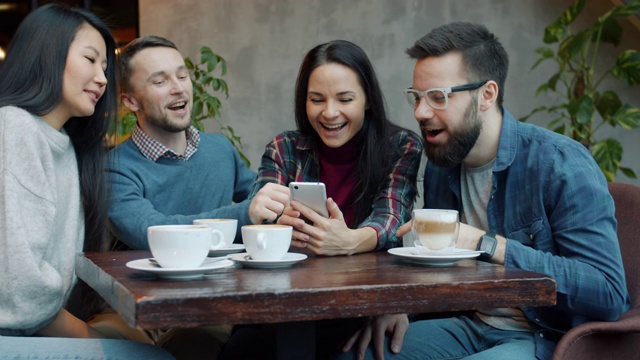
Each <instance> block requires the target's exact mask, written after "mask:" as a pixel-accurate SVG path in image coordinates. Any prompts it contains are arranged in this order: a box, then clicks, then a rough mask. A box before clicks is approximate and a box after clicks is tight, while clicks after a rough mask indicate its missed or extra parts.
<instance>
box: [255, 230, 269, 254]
mask: <svg viewBox="0 0 640 360" xmlns="http://www.w3.org/2000/svg"><path fill="white" fill-rule="evenodd" d="M266 237H267V234H265V233H263V232H261V233H258V241H257V245H258V249H260V250H264V249H266V248H267V239H266Z"/></svg>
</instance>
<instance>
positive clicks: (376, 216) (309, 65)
mask: <svg viewBox="0 0 640 360" xmlns="http://www.w3.org/2000/svg"><path fill="white" fill-rule="evenodd" d="M295 118H296V124H297V127H298V130H296V131H285V132H283V133H281V134H279V135H278V136H276V137H275V138H274V139H273V140H272V141H271V142H270V143H269V144H268V145H267V147H266V150H265V152H264V155H263V156H262V163H261V165H260V171H259V175H258V179H257V182H256V185H255V187H254V189H253V193H254V194H256V193H257V192H258V191H259V190H260V189H261V188H262V187H263V186H265V185H266V184H268V183H276V184H280V185H281V186H287V185H288V184H289V183H290V182H293V181H313V182H317V181H321V182H323V183H325V185H326V187H327V194H328V196H329V199H328V200H327V208H328V210H329V218H325V217H322V216H321V215H319V214H317V213H316V212H314V211H313V210H311V209H309V208H308V207H305V206H304V205H302V204H300V203H297V202H295V201H292V202H291V204H290V206H288V207H286V208H285V210H284V212H283V214H282V215H281V216H280V217H279V218H278V220H277V222H278V223H279V224H287V225H292V226H293V227H294V232H293V241H292V245H293V246H295V247H300V248H307V249H309V250H311V251H313V252H314V253H316V254H323V255H351V254H355V253H360V252H366V251H372V250H381V249H387V248H391V247H395V246H397V245H398V239H397V238H396V236H395V231H396V228H397V227H398V226H399V225H401V224H403V223H404V222H406V221H408V220H409V218H410V216H411V209H412V206H413V202H414V200H415V196H416V174H417V171H418V166H419V162H420V155H421V152H422V144H421V141H420V138H419V137H418V136H417V135H416V134H414V133H413V132H411V131H409V130H406V129H403V128H400V127H398V126H396V125H394V124H393V123H391V122H390V121H389V119H388V118H387V116H386V112H385V107H384V100H383V96H382V92H381V90H380V87H379V85H378V80H377V78H376V75H375V72H374V69H373V66H372V65H371V62H370V61H369V59H368V58H367V55H366V54H365V53H364V52H363V51H362V49H360V48H359V47H358V46H357V45H355V44H353V43H351V42H348V41H343V40H336V41H332V42H329V43H326V44H321V45H318V46H317V47H315V48H314V49H312V50H311V51H309V53H307V55H306V57H305V59H304V61H303V63H302V66H301V68H300V72H299V75H298V80H297V84H296V91H295ZM269 186H273V185H269ZM301 216H304V217H306V218H307V219H309V220H310V223H306V222H305V221H304V220H303V219H302V218H301Z"/></svg>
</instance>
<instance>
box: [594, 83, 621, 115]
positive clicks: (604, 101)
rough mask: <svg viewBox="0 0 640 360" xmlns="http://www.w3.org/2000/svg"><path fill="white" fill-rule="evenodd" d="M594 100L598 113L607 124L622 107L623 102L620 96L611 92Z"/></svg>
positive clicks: (606, 92) (608, 91)
mask: <svg viewBox="0 0 640 360" xmlns="http://www.w3.org/2000/svg"><path fill="white" fill-rule="evenodd" d="M594 100H595V104H596V109H597V110H598V113H599V114H600V116H602V118H603V119H604V120H605V121H607V122H609V118H610V117H611V115H612V114H613V113H615V112H616V111H617V110H618V109H620V107H621V106H622V101H620V98H619V97H618V94H616V93H615V92H613V91H610V90H607V91H605V92H604V93H602V95H598V96H596V97H595V99H594Z"/></svg>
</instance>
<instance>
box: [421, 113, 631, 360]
mask: <svg viewBox="0 0 640 360" xmlns="http://www.w3.org/2000/svg"><path fill="white" fill-rule="evenodd" d="M502 112H503V121H502V130H501V133H500V142H499V145H498V153H497V156H496V164H495V167H494V169H493V188H492V189H491V197H490V200H489V203H488V205H487V217H488V220H489V228H490V229H484V230H490V231H492V232H495V233H497V234H500V235H502V236H504V237H506V238H507V247H506V253H505V266H509V267H515V268H520V269H523V270H529V271H533V272H537V273H542V274H545V275H548V276H551V277H553V278H554V279H555V281H556V284H557V302H556V305H555V306H549V307H539V308H523V309H522V310H523V312H524V314H525V316H526V317H527V318H528V319H529V320H530V321H532V322H533V323H535V324H537V325H539V326H540V327H541V329H542V330H540V331H538V332H537V333H536V355H537V357H538V358H544V359H549V358H551V355H552V352H553V350H554V349H555V344H556V342H557V340H558V339H559V338H560V337H561V336H562V334H563V333H565V332H566V331H567V330H569V329H570V328H572V327H574V326H576V325H579V324H581V323H584V322H587V321H590V320H603V321H613V320H616V319H617V318H618V317H619V316H620V315H621V314H622V313H623V312H625V311H626V310H628V309H629V307H630V300H629V295H628V292H627V287H626V282H625V275H624V269H623V266H622V258H621V256H620V247H619V245H618V238H617V235H616V229H617V222H616V219H615V214H614V211H615V208H614V203H613V199H612V197H611V195H610V194H609V191H608V187H607V182H606V180H605V178H604V175H603V174H602V172H601V171H600V169H599V168H598V165H597V164H596V162H595V161H594V160H593V157H592V156H591V154H590V153H589V152H588V151H587V150H586V148H585V147H584V146H583V145H581V144H580V143H578V142H576V141H574V140H572V139H570V138H569V137H566V136H564V135H560V134H556V133H554V132H552V131H550V130H547V129H544V128H541V127H538V126H535V125H532V124H527V123H521V122H518V121H517V120H516V119H515V118H514V117H513V116H512V115H511V114H510V113H509V112H508V111H506V110H505V109H502ZM424 197H425V207H428V208H443V209H457V210H459V211H461V210H462V209H461V206H462V202H461V198H460V166H458V167H451V168H444V167H439V166H437V165H434V164H433V163H427V166H426V170H425V177H424Z"/></svg>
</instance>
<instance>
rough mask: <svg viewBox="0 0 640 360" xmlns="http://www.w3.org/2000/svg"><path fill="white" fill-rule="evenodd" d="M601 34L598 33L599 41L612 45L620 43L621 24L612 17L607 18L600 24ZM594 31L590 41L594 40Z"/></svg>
mask: <svg viewBox="0 0 640 360" xmlns="http://www.w3.org/2000/svg"><path fill="white" fill-rule="evenodd" d="M600 26H601V27H602V34H601V35H600V41H601V42H605V43H610V44H613V45H614V46H618V45H620V40H621V39H622V26H620V24H619V23H618V21H616V19H614V18H611V17H609V18H607V19H606V20H605V21H604V22H603V23H602V24H601V25H600ZM596 33H597V32H596V31H594V33H593V38H592V39H591V41H594V42H595V41H596Z"/></svg>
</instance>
